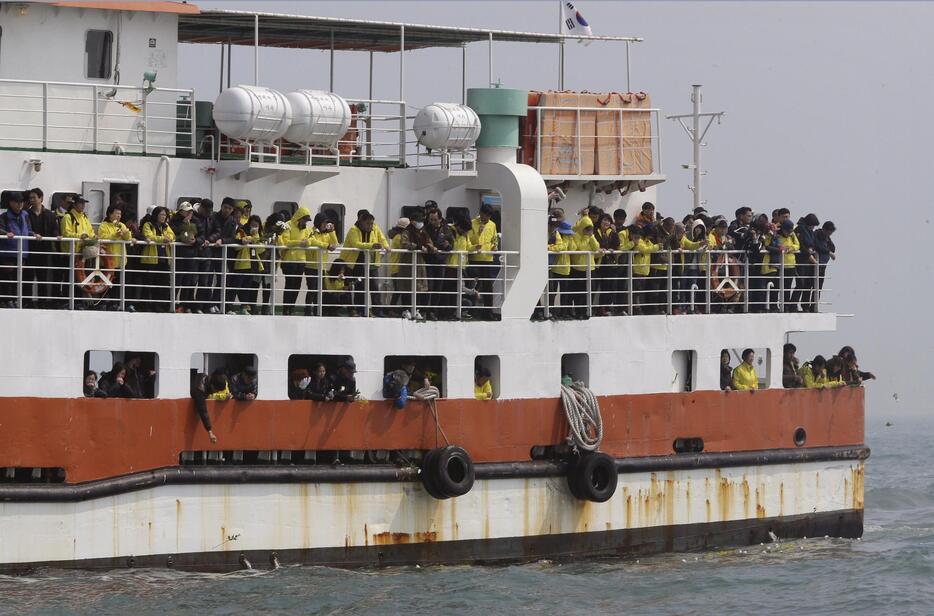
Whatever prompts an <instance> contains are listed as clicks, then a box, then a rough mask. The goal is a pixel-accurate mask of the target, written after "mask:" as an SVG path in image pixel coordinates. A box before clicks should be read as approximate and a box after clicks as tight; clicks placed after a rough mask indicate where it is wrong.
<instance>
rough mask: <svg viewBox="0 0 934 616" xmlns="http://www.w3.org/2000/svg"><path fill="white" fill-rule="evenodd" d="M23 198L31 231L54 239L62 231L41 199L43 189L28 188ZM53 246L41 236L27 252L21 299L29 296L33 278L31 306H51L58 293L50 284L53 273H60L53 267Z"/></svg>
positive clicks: (54, 249)
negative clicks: (25, 202)
mask: <svg viewBox="0 0 934 616" xmlns="http://www.w3.org/2000/svg"><path fill="white" fill-rule="evenodd" d="M26 199H27V202H28V203H27V205H28V207H29V211H28V212H27V213H28V214H29V224H30V226H31V227H32V232H33V233H35V234H36V235H39V236H40V237H42V238H57V237H58V236H59V234H60V233H61V232H62V230H61V226H60V225H59V223H58V217H56V216H55V212H53V211H51V210H49V209H48V208H46V207H45V204H44V203H43V202H42V199H43V193H42V189H40V188H32V189H30V190H29V191H28V192H27V193H26ZM56 247H57V244H56V243H55V242H53V241H52V240H51V239H43V241H41V242H36V243H35V245H34V247H33V249H32V250H30V251H29V258H27V259H26V266H27V267H26V268H25V269H24V270H23V296H24V298H26V297H32V295H33V288H32V286H33V285H32V281H35V295H36V303H35V304H30V305H33V306H38V307H42V308H52V307H53V306H54V301H55V298H57V297H58V296H59V293H58V289H57V284H53V281H54V280H55V277H56V275H60V274H59V273H58V272H56V271H55V269H54V268H57V267H60V266H61V264H58V263H55V262H54V259H56V258H60V257H61V255H58V254H56V252H57V251H56Z"/></svg>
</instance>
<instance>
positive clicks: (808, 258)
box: [791, 214, 820, 312]
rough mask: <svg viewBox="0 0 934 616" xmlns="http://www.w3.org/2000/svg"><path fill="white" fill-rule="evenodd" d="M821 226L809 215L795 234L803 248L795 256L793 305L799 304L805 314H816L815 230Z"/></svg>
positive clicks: (801, 222) (815, 217)
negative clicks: (814, 291) (814, 290)
mask: <svg viewBox="0 0 934 616" xmlns="http://www.w3.org/2000/svg"><path fill="white" fill-rule="evenodd" d="M819 224H820V221H819V220H818V219H817V216H816V215H814V214H808V215H807V216H805V217H804V218H802V219H801V220H799V221H798V226H797V228H796V229H795V234H796V235H797V236H798V242H800V244H801V248H800V250H799V251H798V254H796V255H795V291H794V293H793V294H792V296H791V303H792V304H799V305H800V306H801V310H802V311H803V312H814V294H813V289H814V282H815V279H816V277H817V239H816V237H815V235H814V228H815V227H817V225H819Z"/></svg>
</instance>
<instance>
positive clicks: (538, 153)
mask: <svg viewBox="0 0 934 616" xmlns="http://www.w3.org/2000/svg"><path fill="white" fill-rule="evenodd" d="M535 116H536V122H538V130H537V131H536V132H535V136H536V139H535V141H536V144H535V168H536V169H541V168H542V110H541V109H537V110H536V112H535Z"/></svg>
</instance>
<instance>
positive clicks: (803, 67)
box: [179, 0, 934, 416]
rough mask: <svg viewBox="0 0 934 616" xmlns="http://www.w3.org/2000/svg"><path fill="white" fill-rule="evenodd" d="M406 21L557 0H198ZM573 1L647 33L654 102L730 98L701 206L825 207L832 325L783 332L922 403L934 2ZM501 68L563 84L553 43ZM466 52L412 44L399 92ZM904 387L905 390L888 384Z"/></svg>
mask: <svg viewBox="0 0 934 616" xmlns="http://www.w3.org/2000/svg"><path fill="white" fill-rule="evenodd" d="M195 3H196V4H198V5H199V6H201V7H223V8H234V9H239V10H254V9H257V8H258V9H259V10H261V11H266V12H282V13H293V14H308V15H321V16H335V17H348V18H368V19H376V20H389V21H405V22H409V23H426V24H443V25H457V26H475V27H489V28H495V29H507V30H526V31H540V32H554V31H556V29H557V19H558V17H557V15H558V13H557V11H558V2H557V1H549V2H348V1H346V0H345V1H343V2H262V3H260V2H200V1H197V0H195ZM576 4H577V8H578V9H579V10H580V11H581V12H582V13H583V14H584V16H585V17H586V18H587V20H588V21H589V22H590V23H591V25H592V26H593V30H594V33H595V34H615V35H633V36H641V37H644V38H645V42H643V43H640V44H637V45H634V47H633V54H632V67H633V82H632V85H633V89H634V90H644V91H646V92H648V93H650V95H651V96H652V100H653V105H654V106H656V107H660V108H661V109H662V110H663V112H664V113H667V114H673V113H686V112H688V111H690V100H689V94H690V86H691V84H692V83H701V84H703V85H704V106H705V109H706V110H710V111H714V110H717V111H720V110H722V111H726V112H727V116H726V117H725V118H724V120H723V124H722V125H720V126H714V127H713V128H711V130H710V133H708V137H707V142H708V144H709V147H707V148H706V149H705V151H704V159H705V166H706V167H707V169H708V172H709V173H708V175H707V176H706V177H705V179H704V193H705V194H704V196H705V198H706V199H707V201H708V205H707V207H708V209H709V210H710V211H711V212H722V213H724V214H728V215H732V212H733V210H734V209H736V207H738V206H739V205H750V206H751V207H753V209H754V210H755V211H757V212H758V211H767V212H771V210H772V209H774V208H776V207H780V206H787V207H789V208H790V209H791V210H792V215H793V216H794V218H795V219H797V218H798V217H799V216H803V215H804V214H806V213H808V212H814V213H816V214H817V215H818V217H819V218H820V219H821V221H822V222H823V221H824V220H826V219H831V220H833V221H834V222H835V223H836V225H837V228H838V231H837V233H836V234H835V236H834V240H835V241H836V244H837V249H838V254H839V258H838V260H837V262H836V266H835V267H834V268H832V269H833V280H832V281H831V282H830V283H829V284H830V285H831V286H832V287H833V292H832V293H831V299H832V301H833V302H834V308H835V309H836V311H837V312H839V313H841V314H855V316H854V317H853V318H845V319H841V320H840V328H839V331H838V332H836V333H834V334H832V335H831V334H818V335H806V336H805V335H799V336H794V337H793V338H792V339H793V340H794V341H795V342H796V344H797V345H798V347H799V356H801V357H802V359H804V358H806V357H810V356H813V354H814V353H816V352H821V353H824V354H827V355H830V354H833V353H834V352H836V350H838V349H839V348H840V347H841V346H842V345H843V344H852V345H853V346H854V347H855V348H856V350H857V354H858V355H859V357H860V364H861V366H862V367H863V369H869V370H872V371H874V372H875V373H876V374H877V375H878V376H879V380H878V381H875V382H871V383H870V384H869V385H868V389H869V401H870V405H869V412H870V414H872V415H876V416H881V415H889V414H900V413H927V412H928V409H927V408H926V402H925V400H926V399H927V398H928V397H929V396H928V395H927V392H926V385H925V383H926V379H927V377H928V376H930V373H928V371H927V368H928V367H929V365H930V359H929V357H930V355H931V353H932V347H934V332H932V329H931V328H930V326H929V325H927V323H926V321H924V316H923V315H925V314H926V313H927V311H928V310H930V308H931V303H932V292H931V290H930V289H929V288H928V285H930V284H931V282H932V274H931V268H930V266H929V265H928V263H927V259H928V258H930V257H929V254H928V253H929V252H930V250H931V243H930V241H929V240H930V234H931V232H932V227H931V218H932V214H931V213H930V212H929V211H928V208H929V203H928V201H929V197H928V195H930V194H931V193H932V183H934V179H932V177H934V174H932V154H931V150H932V148H931V144H932V138H934V129H932V119H931V114H930V111H929V110H930V109H931V108H932V106H934V71H932V70H931V67H930V58H932V57H934V37H932V36H931V24H932V23H934V4H929V3H920V2H917V3H894V2H884V3H883V2H878V3H872V2H853V3H850V2H827V3H815V2H775V3H772V2H651V3H650V2H595V1H593V0H580V2H576ZM252 53H253V52H252V48H240V49H235V51H234V64H233V82H234V83H238V82H243V83H251V82H252V79H253V62H252V58H253V56H252ZM218 58H219V48H218V47H217V46H207V45H186V46H183V48H182V52H181V54H180V56H179V67H180V68H179V87H194V88H195V89H196V90H197V91H198V93H199V98H202V97H204V98H213V96H215V95H216V93H217V88H218ZM494 63H495V69H494V79H497V78H498V79H501V80H502V83H503V85H504V86H507V87H515V88H528V89H548V88H554V87H556V86H557V77H556V64H557V51H556V49H555V48H554V47H553V46H550V45H549V46H545V45H542V46H538V45H517V44H505V43H499V44H496V45H495V46H494ZM336 67H337V70H336V73H337V77H336V80H335V91H336V92H338V93H339V94H342V95H345V96H365V95H366V94H367V57H366V54H362V53H361V54H354V53H351V52H345V53H338V54H337V62H336ZM460 70H461V57H460V51H459V50H445V49H441V50H423V51H415V52H409V53H407V54H406V84H405V87H406V100H407V101H408V102H410V103H413V104H415V105H423V104H426V103H429V102H432V101H435V100H443V101H444V100H447V101H457V100H459V98H460V79H461V78H460ZM398 71H399V69H398V54H379V55H378V56H377V58H376V71H375V72H376V87H375V90H376V91H375V96H376V97H387V98H388V97H397V96H398V74H399V72H398ZM260 75H261V77H260V82H261V83H262V84H263V85H267V86H271V87H275V88H280V89H283V90H286V91H287V90H289V89H292V88H297V87H305V88H324V89H327V87H328V53H327V52H314V51H295V50H268V49H267V50H262V51H261V55H260ZM486 80H487V46H486V44H485V43H484V44H474V45H471V46H470V47H469V48H468V86H485V85H486ZM565 85H566V87H567V88H568V89H578V90H585V89H586V90H591V91H624V90H625V87H626V82H625V54H624V47H623V46H622V45H617V44H608V43H606V44H600V43H595V44H592V45H590V46H588V47H585V46H582V45H576V44H572V45H570V46H569V47H568V52H567V69H566V82H565ZM690 157H691V150H690V142H689V141H688V139H687V136H686V135H685V134H684V133H683V132H682V130H681V128H680V127H679V126H677V125H676V124H675V123H674V122H666V123H665V125H663V130H662V158H663V160H662V164H663V172H664V173H666V174H667V175H668V177H669V180H668V182H667V183H666V184H664V185H663V186H662V187H661V188H660V189H659V198H658V206H659V211H661V212H663V213H665V214H667V215H672V216H676V217H678V218H680V217H681V216H682V215H683V214H685V213H687V212H688V211H689V209H690V205H691V193H690V192H689V191H688V190H687V185H688V183H689V181H690V176H689V172H688V171H684V170H682V169H681V167H680V165H681V163H686V162H688V161H689V160H690ZM895 393H897V394H898V401H897V402H896V401H895V400H894V399H893V394H895Z"/></svg>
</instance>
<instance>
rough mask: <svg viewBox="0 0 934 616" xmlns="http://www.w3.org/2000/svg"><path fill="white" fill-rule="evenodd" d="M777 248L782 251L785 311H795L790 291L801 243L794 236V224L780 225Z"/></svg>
mask: <svg viewBox="0 0 934 616" xmlns="http://www.w3.org/2000/svg"><path fill="white" fill-rule="evenodd" d="M777 241H778V246H779V247H780V248H781V251H782V262H783V263H784V268H783V271H784V286H785V311H786V312H787V311H796V310H797V309H796V308H794V306H793V304H792V301H791V299H792V297H793V296H794V293H793V291H792V289H791V283H792V281H793V280H794V279H795V264H796V262H797V258H796V256H795V255H797V253H798V251H800V250H801V242H799V241H798V236H797V235H795V224H794V223H793V222H791V221H790V220H786V221H784V222H783V223H782V226H781V229H780V230H779V232H778V238H777Z"/></svg>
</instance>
